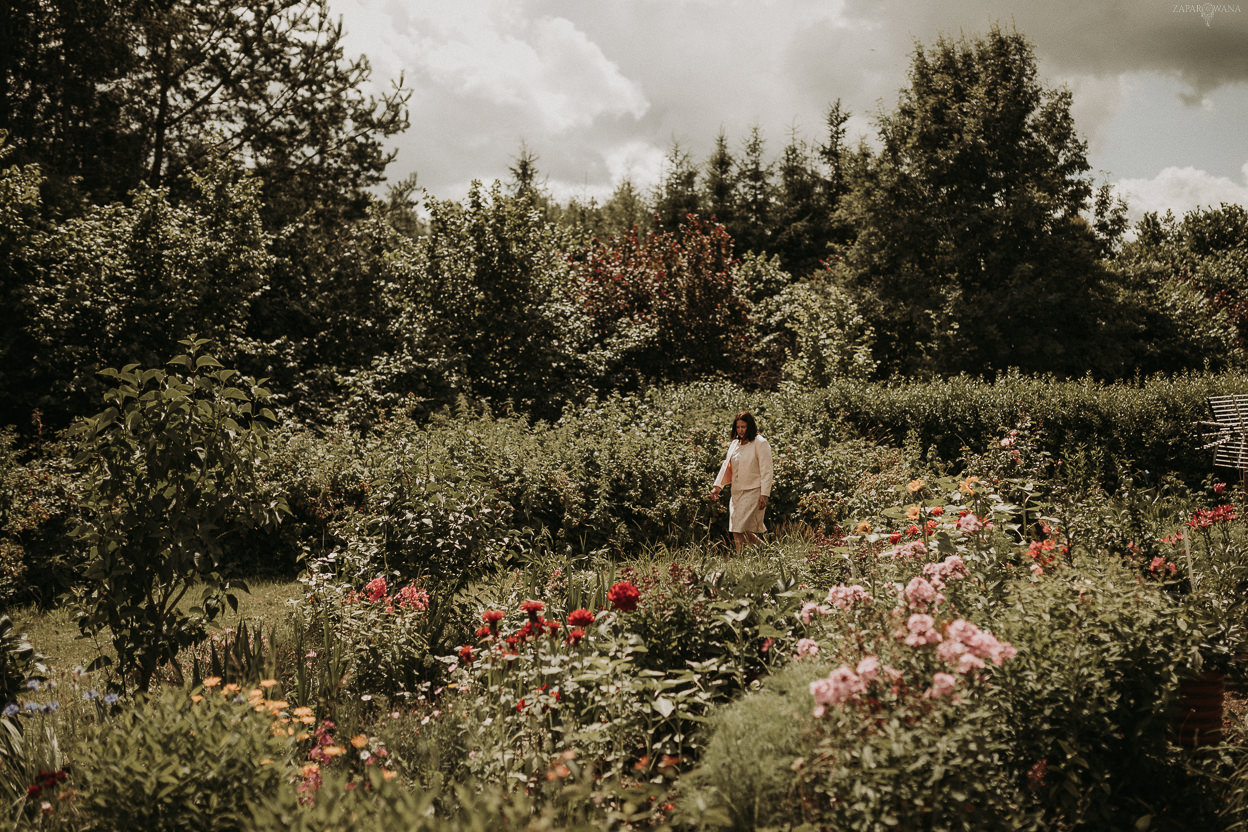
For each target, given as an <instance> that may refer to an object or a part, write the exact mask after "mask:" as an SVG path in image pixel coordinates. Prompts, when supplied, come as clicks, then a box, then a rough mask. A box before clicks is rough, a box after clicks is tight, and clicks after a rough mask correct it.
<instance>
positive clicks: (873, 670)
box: [856, 656, 880, 684]
mask: <svg viewBox="0 0 1248 832" xmlns="http://www.w3.org/2000/svg"><path fill="white" fill-rule="evenodd" d="M856 672H857V674H858V676H859V677H860V678H861V679H862V681H864V682H866V683H868V684H869V683H871V682H874V681H875V677H876V676H878V675H879V674H880V660H879V658H877V657H875V656H867V657H866V658H865V659H863V660H862V661H860V662H858V667H857V668H856Z"/></svg>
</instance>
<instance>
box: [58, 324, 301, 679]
mask: <svg viewBox="0 0 1248 832" xmlns="http://www.w3.org/2000/svg"><path fill="white" fill-rule="evenodd" d="M182 343H183V345H184V346H185V347H186V349H187V352H186V353H185V354H183V355H179V356H177V357H175V358H173V359H172V360H171V361H170V362H169V364H170V366H171V367H173V368H174V369H172V370H170V371H165V370H159V369H147V370H143V369H139V368H138V367H137V365H128V366H126V367H124V368H122V369H121V370H107V371H105V375H106V376H107V377H108V378H111V379H113V380H114V381H115V382H116V384H117V386H116V387H115V388H114V389H113V390H111V391H109V392H108V393H107V394H106V397H105V400H106V401H107V402H108V403H109V407H108V408H107V409H105V410H104V411H102V412H100V413H99V414H98V415H97V416H94V417H91V418H89V419H85V420H83V421H82V422H81V423H79V424H78V425H77V426H76V427H75V429H74V431H73V435H74V436H75V437H76V438H77V440H78V455H77V457H76V459H75V464H76V465H78V466H80V467H81V469H82V470H83V472H84V477H85V480H86V483H87V486H86V494H85V496H84V501H83V506H82V508H83V518H82V522H81V524H80V525H79V526H78V528H77V529H76V531H75V536H76V537H77V539H78V540H80V541H81V542H82V545H83V546H84V547H85V548H86V551H87V557H88V560H87V566H86V568H85V570H84V574H83V578H84V585H83V587H82V588H81V589H80V591H79V593H78V604H79V606H80V613H79V619H78V623H79V626H80V628H81V629H82V631H83V633H84V634H87V635H99V634H100V633H102V632H103V631H105V629H107V630H108V631H109V633H110V635H111V638H112V645H113V648H114V650H115V651H116V655H117V662H118V670H119V672H120V674H121V681H122V683H123V684H124V683H126V682H128V681H133V682H135V683H137V685H138V686H139V687H140V688H143V689H145V688H146V687H147V685H148V683H149V682H150V681H151V679H152V676H153V674H154V673H155V672H156V670H157V668H158V667H160V666H161V665H164V664H166V663H168V662H171V661H172V660H173V659H174V658H175V657H176V656H177V654H178V652H179V651H180V650H182V649H183V648H185V647H188V646H190V645H192V644H195V643H197V642H198V641H200V640H202V639H203V637H204V625H205V623H206V622H208V621H211V620H212V619H213V618H214V617H215V616H216V615H217V613H218V612H220V611H221V608H222V604H223V603H230V604H231V605H232V606H233V605H236V604H237V601H236V600H235V599H234V597H233V595H232V594H231V591H232V590H233V589H235V588H241V587H240V585H238V584H236V583H233V582H231V580H230V579H229V578H228V577H226V576H225V574H224V570H225V568H226V566H227V565H228V564H227V563H226V562H225V559H226V555H227V554H228V553H229V552H231V550H232V548H233V547H234V546H237V545H238V541H237V537H238V535H239V533H240V532H242V531H244V530H246V529H248V528H251V527H255V526H263V525H266V524H272V523H276V522H277V520H278V518H279V516H280V514H281V513H282V510H283V507H284V505H283V501H282V499H281V498H280V497H278V496H276V495H271V494H269V493H267V492H266V490H265V489H264V488H263V486H262V485H261V484H260V483H259V482H258V478H257V473H258V470H257V466H258V464H259V462H260V461H261V460H262V459H263V458H264V456H265V454H266V453H267V442H266V431H267V428H266V423H267V422H272V421H273V419H274V417H273V414H272V412H271V411H269V410H268V409H267V408H266V407H265V406H264V403H265V400H266V398H267V396H268V391H266V390H265V389H264V388H263V387H260V386H258V385H255V384H252V383H251V382H249V381H248V380H246V379H242V378H240V377H239V376H238V373H237V372H236V371H234V370H227V369H224V368H222V366H221V364H220V362H218V361H217V360H216V359H215V358H213V357H212V356H211V355H208V354H206V353H204V352H202V349H203V347H204V346H205V344H206V343H207V342H206V341H205V340H202V339H200V340H187V341H183V342H182ZM235 551H236V550H235ZM196 583H200V584H202V585H203V587H204V588H203V597H202V600H201V602H200V604H201V605H200V606H198V607H195V608H193V609H192V610H191V611H190V612H189V613H188V612H183V611H182V610H180V609H179V607H178V604H179V603H180V602H181V600H182V599H183V598H184V597H185V596H186V594H187V592H189V591H190V589H191V587H192V586H193V585H195V584H196ZM107 661H108V659H107V657H105V656H101V657H100V659H98V660H97V662H107Z"/></svg>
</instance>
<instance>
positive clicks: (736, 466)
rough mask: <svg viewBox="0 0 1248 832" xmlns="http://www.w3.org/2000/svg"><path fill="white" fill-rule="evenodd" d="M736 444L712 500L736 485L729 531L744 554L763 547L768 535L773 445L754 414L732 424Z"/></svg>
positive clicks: (721, 468) (730, 504)
mask: <svg viewBox="0 0 1248 832" xmlns="http://www.w3.org/2000/svg"><path fill="white" fill-rule="evenodd" d="M730 435H731V437H732V442H731V443H730V444H729V445H728V453H727V454H726V455H725V456H724V463H723V465H720V466H719V476H717V477H716V478H715V485H714V486H713V487H712V488H711V499H712V500H718V499H719V492H720V491H721V490H722V489H723V487H724V486H725V485H729V484H731V485H732V498H731V499H730V500H729V502H728V531H730V532H732V541H733V543H735V544H736V546H737V551H738V552H739V551H741V549H743V548H744V547H745V546H747V545H750V546H752V545H754V544H755V543H759V542H760V540H759V537H758V536H759V535H760V534H762V533H763V532H765V531H767V527H766V526H764V525H763V512H764V511H765V510H766V508H767V500H768V499H769V498H770V497H771V483H772V475H771V445H769V444H767V440H766V439H764V438H763V437H762V436H760V435H759V433H758V424H757V423H756V422H755V421H754V416H753V414H751V413H749V412H748V411H747V412H744V413H738V414H737V418H735V419H733V420H732V433H731V434H730Z"/></svg>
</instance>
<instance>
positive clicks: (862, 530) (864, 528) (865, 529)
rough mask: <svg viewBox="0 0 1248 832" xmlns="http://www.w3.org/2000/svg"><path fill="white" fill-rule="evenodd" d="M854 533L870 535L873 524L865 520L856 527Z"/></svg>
mask: <svg viewBox="0 0 1248 832" xmlns="http://www.w3.org/2000/svg"><path fill="white" fill-rule="evenodd" d="M854 531H856V532H858V534H868V533H870V531H871V524H870V523H868V522H867V521H866V520H863V521H861V522H859V523H858V525H856V526H854Z"/></svg>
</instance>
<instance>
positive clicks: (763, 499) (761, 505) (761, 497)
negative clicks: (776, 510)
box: [758, 494, 767, 511]
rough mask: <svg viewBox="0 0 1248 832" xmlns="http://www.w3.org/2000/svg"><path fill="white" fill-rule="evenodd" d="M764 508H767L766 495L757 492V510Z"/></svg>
mask: <svg viewBox="0 0 1248 832" xmlns="http://www.w3.org/2000/svg"><path fill="white" fill-rule="evenodd" d="M765 508H767V495H766V494H759V495H758V510H759V511H762V510H763V509H765Z"/></svg>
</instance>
